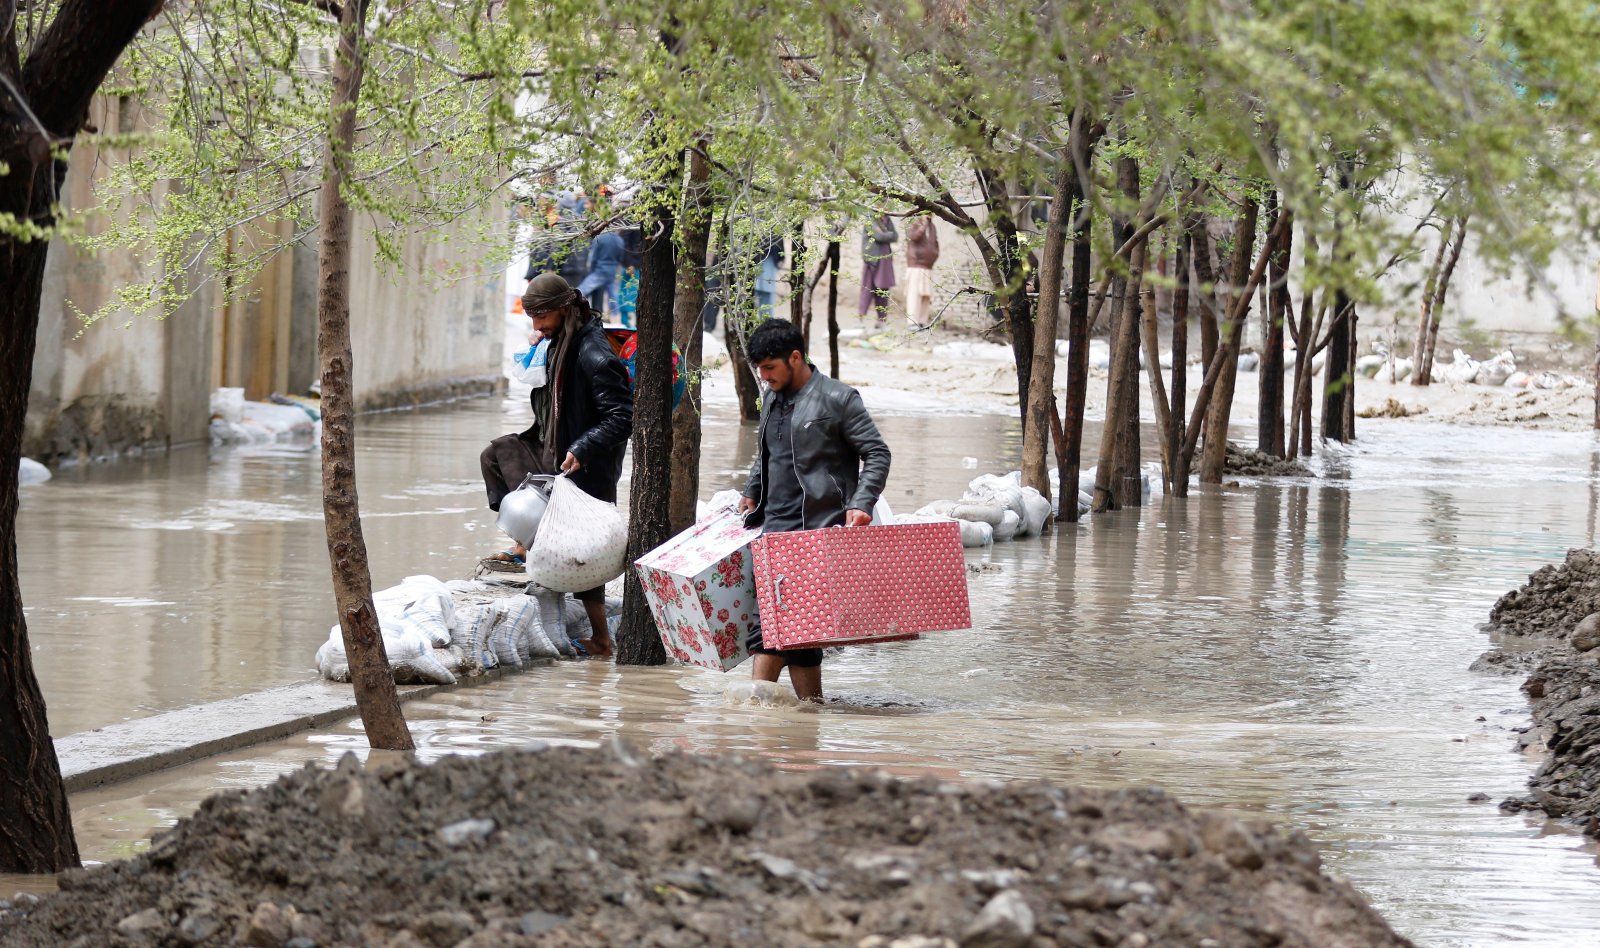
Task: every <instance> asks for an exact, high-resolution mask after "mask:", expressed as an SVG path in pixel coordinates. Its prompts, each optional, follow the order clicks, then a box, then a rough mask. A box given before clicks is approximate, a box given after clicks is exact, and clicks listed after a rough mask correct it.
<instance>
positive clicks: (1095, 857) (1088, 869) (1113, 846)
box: [0, 744, 1410, 948]
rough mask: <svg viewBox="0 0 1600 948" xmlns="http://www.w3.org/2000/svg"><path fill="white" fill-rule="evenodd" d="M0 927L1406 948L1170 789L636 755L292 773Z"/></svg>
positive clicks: (161, 939) (872, 947) (229, 938)
mask: <svg viewBox="0 0 1600 948" xmlns="http://www.w3.org/2000/svg"><path fill="white" fill-rule="evenodd" d="M60 885H61V891H60V892H59V893H58V894H56V895H52V896H47V897H45V898H44V899H43V900H41V901H39V902H36V903H30V904H28V905H26V906H22V907H18V908H13V909H12V910H11V911H9V912H7V913H5V914H4V915H3V916H0V942H4V943H5V944H7V945H18V946H44V945H51V946H55V945H141V944H192V945H224V944H247V945H257V946H278V945H294V946H296V948H303V946H307V945H314V944H315V945H331V944H368V945H388V946H395V948H401V946H404V948H416V946H425V945H438V946H444V945H463V946H487V945H513V946H514V945H523V944H527V945H533V944H538V945H595V944H630V945H661V946H675V945H740V946H744V945H751V944H757V945H775V946H786V945H811V944H818V943H836V944H846V945H855V946H867V948H889V946H892V945H900V946H905V948H909V946H912V945H917V946H930V948H931V946H944V945H952V946H953V945H957V944H959V945H961V946H1015V948H1022V946H1028V945H1050V944H1055V945H1072V946H1092V945H1155V944H1171V945H1208V944H1214V945H1230V946H1239V945H1243V946H1251V945H1263V946H1265V945H1306V946H1310V945H1316V946H1351V948H1354V946H1386V945H1408V944H1410V942H1408V941H1406V940H1405V939H1403V938H1401V937H1399V936H1398V935H1396V934H1395V933H1394V932H1393V931H1392V930H1391V929H1390V928H1389V926H1388V925H1387V924H1386V923H1385V922H1384V920H1383V919H1382V918H1381V917H1380V916H1379V915H1378V914H1377V913H1376V912H1374V911H1373V910H1372V909H1371V908H1370V907H1369V906H1368V905H1367V903H1366V902H1365V901H1364V900H1363V899H1362V897H1361V896H1360V895H1359V894H1357V892H1356V891H1355V890H1354V889H1353V888H1352V887H1351V886H1350V885H1349V884H1348V883H1345V882H1343V881H1341V880H1338V879H1335V878H1333V877H1331V876H1330V875H1328V874H1326V873H1325V872H1323V871H1322V868H1321V859H1320V857H1319V855H1318V853H1317V850H1316V848H1315V847H1314V846H1313V845H1312V844H1311V843H1310V842H1309V841H1308V840H1306V839H1305V838H1304V837H1303V836H1302V835H1301V834H1299V833H1298V832H1294V833H1288V834H1286V833H1285V832H1283V831H1282V830H1280V829H1277V828H1274V827H1272V826H1269V825H1266V824H1255V823H1241V822H1239V821H1237V820H1235V819H1233V818H1232V817H1228V816H1222V815H1215V814H1196V813H1193V812H1191V811H1189V810H1188V809H1186V808H1185V807H1184V806H1183V805H1181V804H1180V803H1178V802H1177V801H1176V800H1174V799H1172V798H1171V797H1169V796H1167V795H1166V794H1164V793H1163V792H1161V791H1160V790H1156V789H1147V790H1115V791H1103V790H1083V789H1072V788H1066V787H1059V786H1053V785H1050V784H1047V783H1039V782H1034V783H1002V782H1000V781H982V782H968V783H950V782H944V781H941V780H938V779H935V778H931V777H930V778H920V779H915V780H900V779H895V778H892V777H889V776H887V775H884V774H882V773H880V772H876V771H860V770H853V769H832V768H829V769H822V770H817V771H813V772H809V773H794V772H784V771H778V770H774V769H772V768H770V767H768V766H767V765H765V764H760V763H757V762H754V761H752V760H748V759H740V758H737V757H708V756H686V755H676V754H675V755H668V756H666V757H661V758H656V759H650V758H648V757H646V756H644V755H637V756H636V755H635V752H633V751H630V750H629V749H627V748H625V747H623V746H622V745H620V744H613V745H611V746H610V747H609V748H607V749H601V750H575V749H558V750H548V751H543V752H531V751H521V752H504V753H497V754H490V755H485V756H481V757H448V758H445V759H443V760H441V761H439V762H438V763H436V764H433V765H424V764H418V763H415V762H412V761H410V760H408V759H404V758H390V759H387V760H374V761H373V762H372V763H370V764H369V765H368V766H367V767H366V768H363V767H362V766H361V765H359V764H358V763H357V762H356V759H355V758H354V757H353V756H347V757H346V758H345V759H344V760H343V761H342V762H341V763H340V764H339V765H338V766H337V767H335V768H332V769H319V768H316V767H307V768H305V769H303V770H301V771H298V772H296V773H293V774H290V775H288V776H286V777H284V778H283V779H281V780H279V781H278V782H277V783H275V784H272V785H271V786H268V787H265V788H262V789H260V790H256V791H253V792H250V793H233V794H219V795H217V796H215V797H212V798H211V799H209V800H207V801H206V803H205V804H204V805H202V806H201V808H200V810H199V812H198V813H197V814H196V815H195V816H194V817H193V818H192V819H189V820H185V821H183V822H181V823H180V824H179V825H178V826H177V827H176V828H175V829H173V830H172V831H171V832H169V833H167V834H164V835H162V836H161V837H159V838H158V839H157V840H156V841H155V843H154V845H153V846H152V848H151V850H150V851H149V852H148V853H146V854H144V855H141V856H139V857H137V858H134V859H131V860H127V861H125V862H118V863H113V864H111V865H109V866H106V867H104V868H99V869H91V870H78V871H72V872H69V873H65V874H63V875H62V877H61V879H60Z"/></svg>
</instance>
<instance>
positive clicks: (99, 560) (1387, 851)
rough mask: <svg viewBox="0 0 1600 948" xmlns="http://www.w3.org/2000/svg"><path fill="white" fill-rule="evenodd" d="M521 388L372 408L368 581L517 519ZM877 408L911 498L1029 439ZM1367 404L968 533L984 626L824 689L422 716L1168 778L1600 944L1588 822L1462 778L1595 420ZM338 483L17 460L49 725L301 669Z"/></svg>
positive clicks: (1462, 938) (264, 758)
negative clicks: (1348, 422) (1182, 477)
mask: <svg viewBox="0 0 1600 948" xmlns="http://www.w3.org/2000/svg"><path fill="white" fill-rule="evenodd" d="M895 404H896V406H897V407H904V400H903V399H902V400H896V401H895ZM868 405H869V407H872V406H873V399H872V397H870V395H869V397H868ZM710 412H711V417H709V418H708V420H707V429H706V437H707V446H706V451H705V458H706V460H705V464H704V478H705V481H704V483H703V487H704V488H705V491H704V492H706V493H709V491H710V490H712V489H720V488H723V487H727V486H735V485H740V484H742V482H743V476H744V475H743V466H744V464H745V463H746V461H747V459H748V458H749V457H750V454H751V452H752V451H753V449H754V438H753V432H752V431H750V430H748V429H743V428H741V427H740V426H739V425H738V424H737V423H735V422H734V420H733V414H732V409H731V405H729V404H728V403H727V402H726V401H721V400H717V401H714V402H713V403H712V405H711V408H710ZM525 413H526V404H525V402H519V401H517V400H515V399H513V400H510V401H509V402H502V401H501V400H499V399H492V400H481V401H475V402H466V403H460V404H456V405H450V406H442V407H438V408H433V409H428V410H425V411H421V412H416V413H408V414H389V415H378V416H368V417H365V418H363V419H362V423H361V428H360V433H359V437H360V442H359V443H360V450H361V460H360V464H361V467H360V478H361V490H362V505H363V511H364V515H365V526H366V535H367V542H368V545H369V548H370V550H371V556H372V566H373V573H374V577H373V578H374V583H375V585H377V586H379V587H382V586H387V585H391V584H393V583H395V582H397V581H399V580H400V579H401V578H402V577H404V576H406V575H410V574H415V573H431V574H434V575H437V576H440V577H441V578H447V579H448V578H456V577H461V576H468V575H470V574H471V570H472V567H473V564H474V563H475V561H476V560H477V558H478V557H479V556H482V555H484V554H485V553H488V552H492V551H493V550H495V549H498V548H499V545H498V544H499V542H500V538H499V536H498V534H497V533H496V531H495V530H494V528H493V525H492V517H491V515H490V513H489V512H488V511H487V510H486V509H485V508H484V507H483V495H482V486H481V482H480V481H479V478H478V471H477V453H478V451H479V449H480V448H481V446H482V445H483V443H484V442H486V441H487V440H488V439H489V438H490V437H492V436H494V435H496V434H500V433H502V432H504V431H507V430H511V429H512V428H513V427H520V426H522V425H523V424H524V422H523V418H524V417H525ZM877 414H878V416H879V417H878V420H879V423H880V427H881V428H882V430H883V433H884V435H885V437H886V438H887V440H888V441H889V443H890V445H891V447H892V448H893V449H894V451H895V462H894V469H893V474H892V476H891V480H890V485H889V490H888V492H887V494H886V496H887V498H888V499H889V501H890V503H891V504H892V505H894V507H895V509H897V510H900V511H908V510H911V509H914V508H915V507H917V506H920V505H922V504H923V503H926V502H929V501H932V500H935V499H939V498H946V497H955V496H957V495H958V494H959V493H960V492H961V490H962V489H963V488H964V486H965V484H966V482H967V481H968V480H969V479H971V478H972V477H974V476H976V475H977V474H979V473H982V472H985V471H1000V472H1003V471H1006V470H1011V469H1012V468H1014V467H1015V466H1016V457H1017V455H1018V453H1019V450H1020V445H1019V442H1018V439H1017V436H1016V423H1015V420H1014V419H1013V418H1011V417H998V416H992V415H991V416H982V415H959V414H948V413H931V412H930V413H920V414H919V413H915V412H906V411H898V412H885V411H883V410H881V407H880V410H879V411H878V412H877ZM1360 431H1361V438H1362V440H1361V441H1360V442H1359V443H1358V444H1357V445H1356V446H1354V447H1352V448H1350V449H1346V450H1342V451H1337V452H1335V453H1333V454H1331V455H1329V456H1328V457H1327V458H1326V459H1325V460H1324V465H1323V466H1324V470H1325V474H1326V476H1325V477H1322V478H1315V479H1306V480H1304V481H1294V482H1278V483H1273V484H1266V485H1259V486H1258V485H1252V484H1249V483H1247V484H1245V485H1244V486H1237V487H1231V488H1224V489H1222V490H1217V491H1206V492H1199V493H1197V494H1196V496H1194V497H1192V498H1190V499H1188V500H1187V501H1174V500H1169V499H1165V498H1161V497H1156V498H1154V499H1153V500H1152V501H1151V503H1150V505H1149V506H1147V507H1145V508H1143V509H1139V510H1128V511H1124V512H1121V513H1118V514H1114V515H1111V516H1109V517H1107V518H1100V519H1096V520H1095V521H1093V523H1092V524H1091V525H1085V526H1068V527H1064V528H1062V529H1060V530H1057V531H1055V532H1054V533H1053V534H1052V535H1050V536H1048V537H1047V538H1045V539H1043V540H1032V541H1023V542H1018V543H1013V544H1006V545H1001V546H998V547H995V548H994V549H993V550H992V551H988V552H983V551H969V553H968V562H969V566H971V567H973V568H974V569H975V570H976V571H975V572H972V573H971V574H970V587H971V594H972V607H973V618H974V623H975V626H976V628H974V629H973V630H971V631H968V632H957V633H943V634H936V635H929V636H926V637H924V638H923V639H922V640H919V641H916V642H910V643H899V644H893V645H885V646H878V647H874V648H855V649H849V650H846V651H845V652H843V653H841V654H838V655H836V656H833V657H830V658H829V660H828V663H827V665H826V669H827V671H826V678H825V684H826V686H827V688H828V691H829V694H830V702H829V704H828V705H827V706H826V707H824V708H822V709H819V710H813V709H810V708H800V707H795V706H793V704H792V703H790V702H788V701H784V700H779V701H776V702H772V701H767V702H754V701H751V700H749V698H750V689H749V688H748V686H747V685H744V684H742V683H743V682H745V678H744V675H745V674H747V673H745V672H744V669H742V668H741V669H738V670H736V671H735V672H734V673H733V674H730V675H727V676H723V675H718V674H715V673H711V672H705V671H700V670H695V669H685V668H669V669H636V668H630V669H620V670H619V669H616V668H613V667H611V666H609V665H604V664H599V663H586V664H563V665H559V666H555V667H551V668H540V669H535V670H533V671H532V672H530V673H528V674H524V675H520V676H516V677H514V678H511V679H510V680H507V681H505V682H501V683H497V684H494V685H491V686H487V687H482V688H474V689H467V690H464V691H460V692H456V693H448V694H445V695H442V696H436V697H434V698H432V699H429V700H427V701H425V702H421V703H413V704H409V705H407V714H408V717H409V718H410V719H411V721H412V727H413V732H414V734H415V735H416V737H417V739H418V742H419V745H420V746H421V748H422V752H423V753H424V754H425V755H427V756H438V755H442V754H448V753H468V752H478V751H484V750H490V749H495V748H502V747H518V746H524V745H527V744H529V743H531V742H535V741H543V742H547V743H553V744H580V745H588V746H604V745H605V744H607V743H608V742H609V739H610V735H612V734H620V735H621V736H623V737H624V738H626V739H627V740H629V741H632V742H635V743H636V744H639V745H642V746H647V747H649V748H650V749H652V750H654V751H658V752H662V751H667V750H672V749H680V750H688V751H712V750H717V751H737V752H742V753H748V754H752V755H758V756H761V757H764V758H767V759H770V760H772V761H774V762H776V763H778V764H780V765H782V766H787V767H814V766H840V765H871V766H882V767H887V768H889V769H891V770H893V771H895V772H897V773H906V774H910V773H922V772H934V773H938V774H943V775H950V776H956V775H959V776H968V777H976V776H994V777H1002V778H1006V779H1029V778H1039V777H1046V778H1050V779H1053V780H1058V781H1062V782H1067V783H1077V784H1087V785H1093V786H1100V787H1119V786H1130V785H1144V784H1151V783H1156V784H1160V785H1162V786H1165V787H1166V788H1168V789H1169V790H1171V791H1172V792H1173V793H1175V794H1176V795H1178V796H1179V797H1180V798H1181V799H1183V800H1184V801H1185V802H1188V803H1190V804H1193V805H1197V806H1202V807H1217V808H1228V809H1233V810H1236V811H1242V812H1244V813H1254V814H1259V815H1261V816H1263V817H1265V818H1268V819H1272V820H1276V821H1281V822H1284V823H1287V824H1289V825H1292V826H1296V827H1299V828H1301V829H1303V830H1304V831H1305V832H1306V833H1307V834H1308V835H1310V836H1311V837H1312V838H1313V839H1314V840H1315V841H1316V842H1317V843H1318V844H1319V845H1320V846H1321V847H1322V848H1323V851H1324V853H1325V857H1326V859H1327V861H1328V863H1329V865H1330V867H1331V868H1332V869H1333V870H1334V871H1336V872H1338V873H1340V874H1342V875H1344V876H1346V877H1348V878H1349V879H1351V880H1352V881H1353V882H1354V883H1355V884H1356V885H1357V886H1358V887H1359V888H1360V889H1361V890H1362V891H1363V892H1364V893H1365V894H1366V895H1367V896H1368V897H1369V898H1370V899H1371V900H1372V901H1373V903H1374V904H1375V905H1376V907H1377V908H1378V909H1379V911H1381V912H1382V913H1383V914H1384V915H1385V916H1386V917H1387V918H1388V919H1389V920H1390V921H1391V923H1393V924H1394V926H1395V927H1396V928H1397V929H1398V930H1399V931H1401V932H1402V933H1403V934H1406V935H1408V936H1410V937H1412V938H1414V939H1416V940H1417V941H1418V942H1419V943H1420V944H1424V945H1499V944H1509V943H1515V944H1529V945H1535V944H1536V945H1571V944H1575V943H1579V942H1582V941H1584V940H1586V939H1587V938H1590V937H1593V933H1594V932H1596V931H1600V898H1596V897H1595V892H1596V890H1597V886H1600V869H1597V868H1596V858H1595V854H1594V853H1593V852H1592V851H1591V850H1589V849H1586V848H1585V846H1584V844H1583V840H1582V838H1581V837H1579V836H1577V835H1575V834H1568V833H1564V832H1561V831H1558V830H1556V829H1553V828H1551V827H1548V826H1546V825H1544V824H1543V822H1542V821H1539V820H1534V819H1531V818H1529V817H1525V816H1510V817H1508V816H1502V815H1500V814H1499V813H1498V812H1497V810H1496V809H1495V807H1494V805H1493V803H1492V802H1491V803H1487V804H1484V803H1479V804H1473V803H1469V802H1468V797H1469V796H1470V795H1471V794H1474V793H1477V792H1482V793H1486V794H1488V795H1489V796H1490V797H1491V798H1492V800H1493V801H1496V802H1497V801H1499V800H1500V799H1502V798H1504V797H1506V796H1510V795H1515V794H1518V793H1520V792H1522V790H1523V788H1524V785H1525V782H1526V779H1527V776H1528V774H1529V772H1530V771H1531V769H1532V768H1533V767H1534V766H1535V764H1536V762H1535V761H1534V760H1532V759H1529V758H1523V757H1519V756H1517V755H1516V754H1514V753H1512V752H1511V746H1512V737H1513V735H1512V733H1511V730H1510V729H1511V728H1513V727H1518V726H1524V725H1526V723H1527V720H1528V717H1527V714H1526V702H1525V699H1524V698H1523V696H1522V695H1521V694H1520V693H1519V692H1518V689H1517V686H1518V685H1519V683H1520V679H1517V678H1501V677H1492V676H1488V675H1483V674H1477V673H1473V672H1470V671H1469V670H1468V666H1469V665H1470V664H1471V662H1472V661H1473V659H1474V658H1476V657H1477V655H1479V654H1480V653H1481V652H1482V651H1483V650H1484V649H1485V648H1486V646H1487V641H1486V639H1485V637H1484V636H1483V635H1482V634H1481V633H1480V632H1479V631H1478V626H1479V625H1480V624H1481V623H1482V622H1484V621H1485V620H1486V618H1487V614H1488V610H1489V607H1490V605H1491V604H1492V603H1493V602H1494V600H1495V599H1496V598H1497V597H1498V596H1499V595H1501V594H1502V593H1504V592H1505V591H1507V590H1509V589H1511V588H1513V587H1515V586H1517V585H1518V584H1520V583H1521V582H1523V581H1524V580H1525V579H1526V577H1527V574H1528V573H1529V572H1530V571H1531V570H1533V569H1534V568H1536V567H1537V566H1539V565H1542V564H1544V563H1547V562H1553V561H1556V560H1559V559H1560V558H1561V556H1562V555H1563V554H1564V553H1565V551H1566V550H1567V549H1568V548H1569V547H1572V546H1578V545H1585V544H1589V543H1591V542H1593V530H1594V527H1595V522H1596V503H1597V495H1596V486H1595V475H1594V474H1593V467H1592V466H1593V464H1594V460H1593V459H1594V450H1595V449H1594V443H1593V440H1592V438H1591V437H1590V436H1588V435H1580V434H1561V433H1548V432H1545V433H1530V432H1511V431H1504V430H1498V429H1469V428H1460V427H1450V426H1444V425H1430V424H1426V423H1419V422H1416V421H1364V422H1362V427H1361V428H1360ZM1091 443H1093V442H1092V441H1091ZM1146 456H1147V458H1149V457H1153V456H1154V455H1153V453H1149V452H1147V455H1146ZM964 457H975V458H977V459H978V465H979V466H978V469H977V470H970V469H966V468H964V467H963V465H962V463H961V459H962V458H964ZM319 486H320V480H319V469H318V464H317V459H316V456H315V451H314V445H309V444H307V445H302V446H298V447H293V446H283V445H279V446H275V447H271V448H266V449H260V448H258V449H233V450H220V449H219V450H215V451H211V452H209V453H208V452H207V451H206V450H204V449H199V450H187V451H179V452H176V453H174V454H171V455H169V456H160V457H151V458H146V459H139V460H132V461H127V462H123V463H119V464H112V465H101V466H92V467H84V468H79V469H75V470H68V471H64V472H61V473H60V474H58V476H57V477H56V479H55V480H53V481H52V482H50V483H48V484H46V485H42V486H39V487H32V488H27V489H25V490H24V492H23V500H22V513H21V517H20V523H19V540H20V546H21V548H20V551H19V552H20V559H21V564H22V582H23V590H24V596H25V601H26V602H27V604H28V621H29V625H30V629H31V633H32V639H33V643H34V646H35V660H36V662H37V663H38V670H39V673H40V677H41V680H42V685H43V687H44V690H45V695H46V698H47V700H48V702H49V706H50V713H51V721H52V725H53V730H54V731H55V733H57V734H58V735H59V734H67V733H71V732H74V731H78V730H83V729H87V728H93V727H97V726H101V725H104V724H108V723H111V722H115V721H119V720H123V719H125V718H130V717H135V716H141V715H147V714H151V713H154V712H157V711H161V710H166V709H169V708H175V707H182V706H185V705H190V704H195V703H198V702H203V701H209V700H214V699H217V698H221V697H226V696H230V695H235V694H240V693H243V692H248V691H253V690H256V689H259V688H262V687H266V686H269V685H275V684H281V683H284V682H289V681H296V680H302V679H304V678H307V677H310V676H311V675H312V674H313V672H312V670H311V665H312V654H313V652H314V651H315V649H316V647H317V645H318V644H319V643H320V642H321V641H322V640H323V639H324V638H325V637H326V636H327V632H328V626H329V624H330V623H331V621H332V618H333V606H332V595H331V591H330V590H329V588H328V586H329V584H328V575H327V574H328V566H327V557H326V552H325V546H324V539H323V535H322V532H321V522H320V500H319V496H318V490H319ZM363 747H364V741H363V739H362V738H361V735H360V730H359V726H357V725H355V724H354V723H352V724H350V725H348V726H345V727H343V728H342V729H340V730H338V731H337V732H335V733H333V734H312V735H306V736H303V737H301V738H299V739H296V740H292V741H288V742H284V743H281V744H276V745H269V746H265V747H261V748H255V749H252V750H249V751H244V752H240V753H237V754H232V755H227V756H223V757H218V758H213V759H210V760H207V761H203V762H201V763H199V764H195V765H190V766H188V767H185V768H181V769H179V770H175V771H167V772H164V773H160V774H156V775H153V776H151V777H147V778H142V779H140V780H136V781H132V782H129V783H125V784H119V785H117V786H115V787H112V788H110V789H108V790H104V791H99V792H95V793H86V794H81V795H79V796H77V797H76V798H74V804H75V809H76V815H77V825H78V829H79V834H80V845H81V846H82V848H83V851H84V856H85V858H87V859H95V860H104V859H111V858H117V857H120V856H125V855H128V854H130V853H132V852H135V851H137V850H138V848H139V847H140V846H141V845H142V841H143V840H145V839H146V838H147V837H148V835H149V833H150V831H151V829H152V828H153V827H156V826H159V825H163V824H167V823H170V822H171V821H173V820H175V819H177V818H180V817H182V816H183V815H185V814H186V813H188V812H189V811H190V810H191V809H192V808H193V806H194V805H195V803H196V802H197V801H198V800H199V799H200V798H201V797H203V796H204V795H206V794H207V793H210V792H213V791H215V790H217V789H221V788H237V787H251V786H257V785H259V784H261V783H263V782H265V781H268V780H270V779H272V778H273V777H274V776H275V775H276V774H278V773H281V772H283V771H285V770H288V769H292V768H295V767H298V766H301V765H303V764H304V763H305V762H307V761H321V762H327V761H330V760H332V759H334V758H336V757H337V756H338V755H340V754H342V753H343V752H344V751H345V750H358V751H360V750H361V749H362V748H363Z"/></svg>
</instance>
